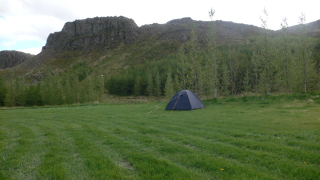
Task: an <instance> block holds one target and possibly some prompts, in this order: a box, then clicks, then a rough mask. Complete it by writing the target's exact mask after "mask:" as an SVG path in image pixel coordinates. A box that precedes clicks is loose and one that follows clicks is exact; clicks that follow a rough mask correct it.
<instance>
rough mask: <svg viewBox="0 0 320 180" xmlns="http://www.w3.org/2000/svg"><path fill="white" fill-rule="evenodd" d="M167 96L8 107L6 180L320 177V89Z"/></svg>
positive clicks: (0, 124) (0, 144)
mask: <svg viewBox="0 0 320 180" xmlns="http://www.w3.org/2000/svg"><path fill="white" fill-rule="evenodd" d="M161 103H162V102H155V103H137V104H81V105H64V106H43V107H25V108H6V109H4V108H3V109H1V110H0V148H1V152H0V156H1V157H0V168H1V171H0V179H24V180H25V179H77V180H79V179H319V177H320V98H319V93H318V94H308V95H299V94H297V95H279V96H252V97H240V98H225V99H219V100H205V101H204V103H205V105H206V109H199V110H192V111H165V110H164V108H165V106H162V107H161V108H159V109H157V110H154V109H155V107H157V105H159V104H161ZM152 110H154V111H153V112H151V113H149V112H150V111H152ZM148 113H149V114H148Z"/></svg>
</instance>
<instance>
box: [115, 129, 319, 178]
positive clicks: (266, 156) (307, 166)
mask: <svg viewBox="0 0 320 180" xmlns="http://www.w3.org/2000/svg"><path fill="white" fill-rule="evenodd" d="M119 125H120V126H121V127H123V126H124V125H123V124H119ZM131 126H132V124H131ZM151 131H152V130H151ZM153 131H154V130H153ZM185 137H186V139H188V137H187V135H186V136H185ZM231 138H233V137H231ZM235 142H237V141H235ZM271 145H272V144H271ZM255 146H256V145H255ZM258 147H259V145H258ZM263 149H264V148H261V147H259V150H258V151H259V152H258V154H260V155H263V156H265V159H266V163H265V166H267V165H268V166H271V165H270V164H274V165H276V164H275V163H274V160H271V161H269V160H268V158H270V159H279V158H280V159H283V158H284V157H278V156H277V154H275V153H277V152H275V151H273V153H270V154H269V155H268V154H267V155H266V153H264V152H260V151H263ZM280 149H281V148H280ZM239 152H240V155H239V156H240V157H241V154H244V153H241V151H239ZM249 153H252V152H249ZM294 153H295V152H293V153H292V154H294ZM297 153H298V154H299V153H300V152H297ZM222 154H228V153H225V152H223V151H222ZM236 154H237V153H234V155H232V156H234V158H237V157H238V156H237V155H236ZM283 154H285V153H283ZM255 155H257V153H256V154H255ZM313 155H314V154H313ZM270 156H271V157H270ZM227 158H228V157H227ZM311 159H313V160H316V159H317V158H313V157H311ZM299 160H300V162H298V163H297V162H293V161H292V160H291V159H290V160H289V163H285V164H286V165H287V164H297V165H296V166H298V169H299V168H300V167H299V166H300V165H302V166H303V167H305V168H306V169H308V172H311V173H312V172H317V171H314V168H311V169H309V164H308V165H304V163H303V161H302V162H301V158H299ZM284 161H287V160H284ZM290 161H292V162H290ZM308 163H310V162H308ZM260 164H263V162H262V163H261V162H260ZM299 164H300V165H299ZM282 165H283V164H282ZM271 167H273V166H271ZM289 167H290V166H289ZM274 169H275V170H276V171H278V168H277V166H274ZM283 171H285V169H284V170H283ZM315 176H317V173H316V174H315Z"/></svg>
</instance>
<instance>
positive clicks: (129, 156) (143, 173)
mask: <svg viewBox="0 0 320 180" xmlns="http://www.w3.org/2000/svg"><path fill="white" fill-rule="evenodd" d="M83 126H84V127H86V132H89V134H88V136H90V134H91V137H92V138H93V139H95V141H99V140H100V139H101V138H102V139H103V145H105V146H108V148H111V149H113V150H114V151H117V152H118V153H119V154H120V155H122V158H123V159H125V160H127V161H128V162H130V163H131V164H132V166H133V168H134V169H135V170H136V171H137V173H138V175H139V176H140V177H139V178H138V179H166V178H167V177H170V179H199V178H201V177H203V175H201V174H198V173H196V172H190V171H189V170H188V169H186V168H184V167H182V166H179V165H177V164H175V163H172V162H170V161H168V160H167V159H164V158H161V157H158V156H156V155H155V154H154V152H152V151H150V150H148V149H147V148H146V147H145V146H143V145H141V144H137V143H135V142H134V141H132V140H127V139H124V138H121V137H120V136H119V134H117V133H116V134H113V133H110V131H108V130H106V129H101V128H100V127H95V126H92V125H90V124H84V125H83Z"/></svg>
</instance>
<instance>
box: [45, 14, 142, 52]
mask: <svg viewBox="0 0 320 180" xmlns="http://www.w3.org/2000/svg"><path fill="white" fill-rule="evenodd" d="M137 29H138V26H137V25H136V23H135V22H134V21H133V20H132V19H128V18H125V17H95V18H88V19H85V20H76V21H74V22H67V23H66V24H65V25H64V27H63V29H62V30H61V32H55V33H51V34H50V35H49V37H48V39H47V43H46V45H45V46H44V47H43V50H45V49H54V50H91V49H96V48H103V49H108V48H112V47H115V46H117V45H118V44H119V43H120V42H122V41H123V42H124V43H127V44H128V43H131V42H133V41H135V39H136V38H137V36H138V34H137Z"/></svg>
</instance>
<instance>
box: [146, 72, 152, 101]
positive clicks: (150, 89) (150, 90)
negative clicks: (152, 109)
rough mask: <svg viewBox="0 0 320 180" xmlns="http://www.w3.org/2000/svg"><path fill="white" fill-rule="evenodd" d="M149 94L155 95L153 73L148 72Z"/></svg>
mask: <svg viewBox="0 0 320 180" xmlns="http://www.w3.org/2000/svg"><path fill="white" fill-rule="evenodd" d="M147 94H148V95H149V96H152V95H153V77H152V73H149V74H148V81H147Z"/></svg>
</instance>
